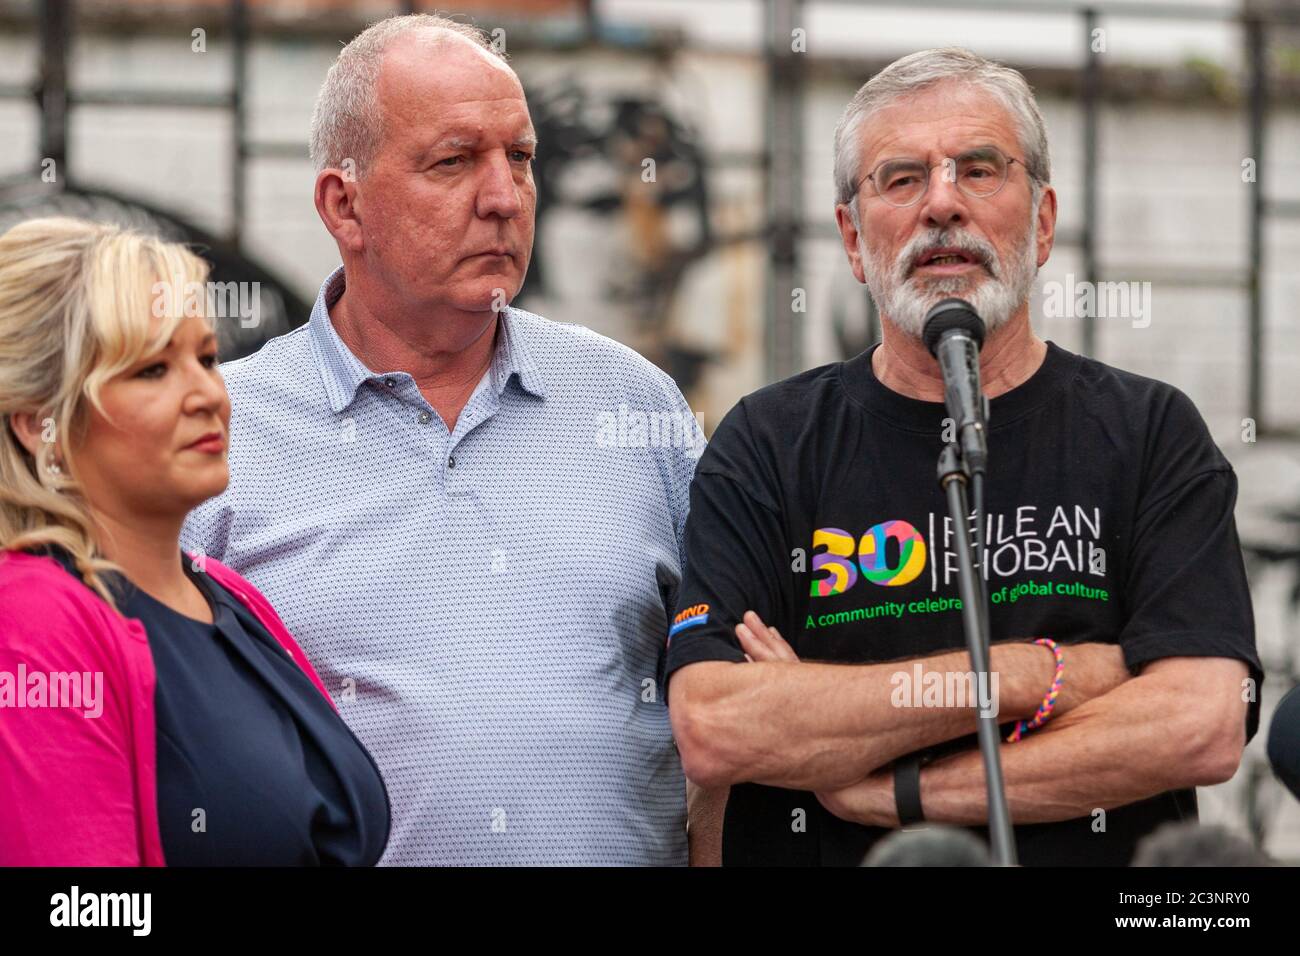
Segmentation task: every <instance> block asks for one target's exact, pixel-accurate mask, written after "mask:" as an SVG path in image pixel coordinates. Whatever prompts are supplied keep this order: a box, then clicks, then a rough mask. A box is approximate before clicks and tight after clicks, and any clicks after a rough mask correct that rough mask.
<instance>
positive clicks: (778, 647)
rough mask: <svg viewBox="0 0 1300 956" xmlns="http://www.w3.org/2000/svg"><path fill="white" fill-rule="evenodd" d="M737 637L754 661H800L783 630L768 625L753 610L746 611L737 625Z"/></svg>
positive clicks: (795, 662)
mask: <svg viewBox="0 0 1300 956" xmlns="http://www.w3.org/2000/svg"><path fill="white" fill-rule="evenodd" d="M736 637H737V638H738V639H739V640H740V648H741V650H743V651H744V652H745V657H747V658H748V659H749V660H750V661H751V662H753V661H787V662H789V663H793V664H797V663H799V655H798V654H796V653H795V652H794V648H793V647H791V646H790V645H789V644H787V643H786V641H785V638H783V637H782V636H781V632H780V631H778V630H777V629H776V628H774V627H768V626H767V625H766V624H764V623H763V621H762V620H761V619H760V618H759V616H758V615H757V614H755V613H754V612H753V611H746V612H745V617H744V619H743V620H742V622H741V623H740V624H737V625H736Z"/></svg>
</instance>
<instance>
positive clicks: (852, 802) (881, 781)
mask: <svg viewBox="0 0 1300 956" xmlns="http://www.w3.org/2000/svg"><path fill="white" fill-rule="evenodd" d="M817 799H818V801H819V802H820V803H821V805H822V806H823V807H825V808H826V809H827V810H829V811H830V812H831V813H833V814H835V815H836V816H837V817H839V818H840V819H841V820H847V821H849V822H850V823H859V824H861V825H862V826H867V827H896V826H898V811H897V809H896V808H895V806H894V771H893V768H892V767H885V768H884V769H881V770H877V771H876V772H875V773H872V774H869V775H868V776H866V777H864V778H863V779H861V780H859V781H858V782H857V783H855V784H852V785H850V786H847V787H844V788H842V789H840V790H826V791H819V792H818V793H817Z"/></svg>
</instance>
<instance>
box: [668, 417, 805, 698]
mask: <svg viewBox="0 0 1300 956" xmlns="http://www.w3.org/2000/svg"><path fill="white" fill-rule="evenodd" d="M745 421H746V418H745V411H744V407H743V403H742V405H738V406H737V407H736V408H735V409H733V410H732V411H731V412H730V413H729V414H728V415H727V417H726V418H725V419H723V421H722V423H721V424H720V425H719V426H718V429H717V431H716V432H715V434H714V436H713V439H712V441H710V443H709V446H708V448H707V449H705V452H704V455H703V456H702V457H701V458H700V462H699V466H698V467H697V468H696V472H695V480H694V482H693V483H692V484H691V490H690V517H689V518H688V519H687V522H686V540H685V549H684V551H685V573H684V576H683V579H682V587H681V595H680V597H679V598H678V602H677V613H676V615H675V616H674V618H673V621H672V623H671V625H670V627H669V634H668V655H667V667H666V672H665V683H666V682H667V681H668V680H669V679H671V677H672V675H673V673H674V672H676V671H677V670H679V669H680V668H682V667H685V666H686V665H687V664H694V663H697V662H699V661H733V662H741V661H744V660H745V654H744V651H742V650H741V647H740V642H739V641H738V640H737V638H736V635H735V626H736V624H738V623H739V622H740V620H741V619H742V617H743V616H744V614H745V612H746V611H750V610H752V611H754V612H755V613H756V614H758V616H759V617H760V618H762V620H763V622H764V623H766V624H768V625H774V626H776V627H777V628H778V629H779V630H780V631H781V632H782V634H784V635H787V636H789V635H792V634H793V632H794V629H793V628H792V620H791V614H792V610H791V607H792V603H793V602H792V601H791V599H790V598H791V595H790V593H789V589H790V587H791V584H790V581H791V575H790V574H789V573H788V572H789V561H790V556H789V555H788V554H787V553H786V550H785V535H784V533H783V530H782V521H781V517H780V512H779V509H778V507H777V504H776V500H775V495H774V494H773V490H772V489H770V488H768V487H766V485H765V482H764V481H763V480H762V479H761V478H759V477H757V476H758V475H759V473H760V469H759V468H757V467H751V466H754V465H756V464H757V462H756V460H755V455H754V451H753V444H752V442H751V441H750V439H749V436H748V429H747V427H746V424H745ZM783 571H784V572H786V573H784V574H783V573H782V572H783Z"/></svg>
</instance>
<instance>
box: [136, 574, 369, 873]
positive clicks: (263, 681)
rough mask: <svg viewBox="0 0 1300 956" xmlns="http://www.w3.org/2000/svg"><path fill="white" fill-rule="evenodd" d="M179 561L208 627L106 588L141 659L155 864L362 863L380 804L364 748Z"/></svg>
mask: <svg viewBox="0 0 1300 956" xmlns="http://www.w3.org/2000/svg"><path fill="white" fill-rule="evenodd" d="M181 562H182V565H184V566H185V569H186V574H187V575H188V576H189V577H190V579H191V580H192V581H194V583H195V584H196V585H197V586H198V588H199V590H200V591H202V592H203V595H204V597H205V598H207V601H208V604H209V605H210V606H211V608H212V612H213V619H214V623H212V624H205V623H203V622H202V621H197V620H194V619H193V618H189V617H186V616H185V615H183V614H179V613H177V612H176V611H174V610H172V609H171V608H169V607H167V606H166V605H164V604H162V603H161V602H159V601H157V600H155V599H154V598H152V597H150V596H149V595H148V594H146V593H144V592H143V591H141V590H139V589H138V588H136V587H134V586H133V585H130V584H126V585H124V586H121V587H119V589H118V591H117V593H120V594H121V595H122V598H121V599H120V600H119V602H118V606H119V608H120V609H121V611H122V613H123V614H124V615H126V616H127V617H134V618H137V619H139V620H140V622H141V623H142V624H143V625H144V629H145V633H146V634H147V635H148V639H149V648H150V650H151V651H152V653H153V660H154V669H155V672H156V675H157V684H156V690H155V709H156V714H157V735H158V823H159V829H160V831H161V835H162V845H163V853H164V855H165V857H166V860H167V864H168V865H169V866H316V865H345V866H372V865H374V864H375V863H376V862H377V861H378V860H379V857H380V855H381V854H382V853H383V850H384V846H385V844H386V843H387V841H388V829H389V806H388V795H387V792H386V790H385V787H384V783H383V779H382V778H381V776H380V774H379V770H378V768H377V767H376V766H375V763H374V761H373V760H372V759H371V757H370V754H369V752H368V751H367V750H366V749H365V747H363V746H362V745H361V743H360V742H359V741H358V740H357V738H356V737H355V736H354V735H353V734H352V732H351V730H349V729H348V727H347V725H346V724H345V723H344V722H343V719H342V718H341V717H340V716H339V715H338V714H337V713H336V712H335V711H334V709H333V707H331V706H330V703H329V701H328V700H326V699H325V697H324V696H323V695H322V694H321V692H320V691H319V690H318V689H317V688H316V686H315V685H314V684H313V683H312V682H311V679H310V678H309V677H308V676H307V675H306V674H305V673H304V672H303V671H302V669H301V668H300V667H299V666H298V665H297V664H296V663H295V662H294V660H293V658H292V657H291V656H290V655H289V653H288V651H286V650H285V648H284V647H283V646H282V645H281V644H280V643H279V642H278V641H277V640H276V639H275V638H274V637H272V636H271V635H270V634H269V633H268V632H267V631H266V629H265V628H264V627H263V626H262V625H261V623H260V622H259V621H258V620H257V618H256V617H255V616H254V615H253V613H252V612H251V611H249V610H248V609H247V608H245V607H244V605H243V604H241V603H240V601H239V600H238V599H237V598H236V597H234V595H232V594H230V592H228V591H227V590H226V589H225V588H223V587H222V586H221V585H220V584H218V583H217V582H216V581H214V580H212V579H211V578H210V577H209V576H208V575H205V574H196V573H193V572H191V571H190V569H189V567H188V564H189V562H188V559H186V558H185V556H184V555H181Z"/></svg>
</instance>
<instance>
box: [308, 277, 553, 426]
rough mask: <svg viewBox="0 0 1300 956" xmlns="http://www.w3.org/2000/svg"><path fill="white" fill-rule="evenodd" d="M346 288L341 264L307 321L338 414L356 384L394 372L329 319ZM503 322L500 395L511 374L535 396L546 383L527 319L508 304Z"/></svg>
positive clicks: (495, 367) (496, 367)
mask: <svg viewBox="0 0 1300 956" xmlns="http://www.w3.org/2000/svg"><path fill="white" fill-rule="evenodd" d="M345 288H346V280H345V278H344V275H343V267H342V266H339V267H338V268H337V269H335V270H334V271H333V272H332V273H330V275H329V278H327V279H326V280H325V283H324V284H323V285H322V286H321V288H320V293H319V294H318V295H317V296H316V304H315V305H313V306H312V310H311V318H310V319H309V320H308V323H307V326H308V332H307V334H308V336H309V338H310V340H311V348H312V352H313V354H314V356H315V359H316V368H317V369H319V371H320V376H321V383H322V384H323V385H324V387H325V396H326V398H327V399H328V400H329V404H330V408H331V409H332V410H333V411H334V413H335V414H337V413H339V412H341V411H343V410H344V409H345V408H347V407H348V406H349V405H351V404H352V402H353V400H354V399H355V398H356V394H357V389H358V388H360V387H361V385H362V383H363V382H368V381H372V380H374V379H382V378H383V377H384V375H385V374H392V372H388V373H383V372H373V371H371V370H370V369H369V368H368V367H367V366H366V364H365V363H364V362H362V361H361V359H359V358H357V357H356V355H355V354H353V352H352V350H351V349H350V348H348V347H347V345H345V344H344V342H343V340H342V339H341V338H340V337H339V334H338V332H337V331H336V330H335V328H334V323H333V322H331V321H330V315H329V310H330V307H331V306H332V305H334V303H336V302H338V300H339V298H340V297H341V296H342V295H343V290H344V289H345ZM499 326H500V329H501V334H500V335H498V336H497V347H496V353H495V354H494V355H493V357H492V366H491V369H492V387H493V390H494V392H495V394H496V395H497V396H498V397H499V396H500V395H501V393H502V392H504V391H505V389H506V386H507V385H508V384H510V380H511V379H512V378H517V379H518V382H519V386H520V387H521V388H522V389H523V390H524V391H526V392H528V393H529V394H531V395H534V396H536V397H537V398H544V397H545V396H546V383H545V381H544V380H543V378H542V374H541V370H540V369H539V368H538V366H537V363H536V360H535V359H534V357H533V354H532V351H531V350H530V349H529V348H528V343H527V341H526V338H527V328H526V327H527V321H526V320H525V319H524V318H523V317H522V316H521V315H520V314H519V313H518V312H517V310H515V309H513V308H509V307H507V308H506V309H505V310H504V311H503V312H502V313H501V315H500V318H499ZM398 371H400V370H398Z"/></svg>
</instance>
